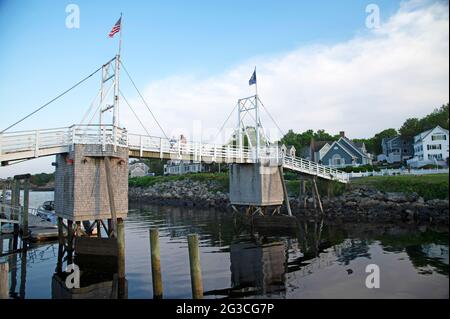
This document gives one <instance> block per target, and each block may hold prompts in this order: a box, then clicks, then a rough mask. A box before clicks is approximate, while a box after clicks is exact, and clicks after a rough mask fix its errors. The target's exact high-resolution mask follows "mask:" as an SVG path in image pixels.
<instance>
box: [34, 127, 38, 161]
mask: <svg viewBox="0 0 450 319" xmlns="http://www.w3.org/2000/svg"><path fill="white" fill-rule="evenodd" d="M38 156H39V130H36V132H35V136H34V157H38Z"/></svg>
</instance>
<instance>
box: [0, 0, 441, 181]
mask: <svg viewBox="0 0 450 319" xmlns="http://www.w3.org/2000/svg"><path fill="white" fill-rule="evenodd" d="M70 4H74V5H76V6H77V8H79V28H68V27H67V25H66V20H67V19H68V17H69V16H70V14H71V12H66V8H68V7H67V6H68V5H70ZM370 4H374V5H376V7H377V8H378V9H379V16H380V23H379V25H376V27H373V26H374V25H373V24H369V25H368V24H367V23H366V22H367V19H368V17H369V16H371V14H372V13H373V11H369V12H366V9H367V6H368V5H370ZM121 12H122V13H123V25H122V31H123V34H122V55H121V59H122V61H123V63H124V65H125V67H126V68H127V70H128V71H129V73H130V74H131V76H132V77H133V79H134V81H135V83H136V84H137V86H138V88H139V89H140V90H141V92H142V93H143V95H144V97H145V99H146V101H147V102H148V105H149V107H150V108H151V110H152V112H153V113H154V114H155V116H156V118H157V119H158V121H159V122H160V124H161V126H162V127H163V129H164V131H165V133H166V134H167V135H170V136H178V135H179V134H181V133H182V134H185V135H187V136H188V137H189V138H192V139H194V140H202V141H204V142H211V141H216V142H222V141H224V140H226V139H227V138H228V137H229V134H230V132H231V131H232V130H233V128H234V127H235V125H236V122H237V121H236V117H237V115H236V113H234V114H233V113H231V112H232V110H233V109H234V107H235V105H236V102H237V99H239V98H242V97H246V96H249V95H252V94H254V92H255V86H249V85H248V80H249V78H250V76H251V74H252V72H253V70H254V68H255V66H256V68H257V79H258V94H259V96H260V98H261V100H262V101H263V103H264V105H265V108H266V109H267V110H268V111H269V113H270V114H271V115H272V117H273V118H274V119H275V121H276V124H274V123H273V121H272V119H271V117H270V116H269V115H268V114H267V113H266V112H265V111H264V110H263V111H262V112H261V116H262V122H263V127H264V128H265V130H266V131H267V132H269V133H270V135H271V137H272V138H273V139H275V138H277V137H278V136H276V135H277V134H281V133H282V132H286V131H287V130H289V129H293V130H294V131H298V132H302V131H305V130H307V129H314V130H317V129H325V130H326V131H328V132H330V133H331V134H336V133H338V132H339V131H345V132H346V135H347V136H348V137H350V138H363V137H371V136H373V135H374V134H375V133H377V132H380V131H381V130H383V129H385V128H389V127H393V128H399V127H400V126H401V124H402V123H403V121H404V120H405V119H406V118H408V117H421V116H424V115H426V114H428V113H430V112H431V111H432V110H433V109H434V108H436V107H439V106H441V105H442V104H444V103H447V102H448V100H449V90H448V87H449V57H448V56H449V41H448V37H449V21H448V1H443V0H435V1H432V0H409V1H394V0H380V1H375V0H372V1H362V0H348V1H331V0H329V1H325V0H322V1H298V0H292V1H287V0H286V1H268V0H267V1H264V0H263V1H261V0H258V1H256V0H255V1H253V0H247V1H238V0H229V1H206V0H204V1H202V0H198V1H194V0H190V1H181V0H180V1H174V0H172V1H170V0H169V1H137V0H135V1H104V0H98V1H54V0H40V1H31V0H28V1H27V0H22V1H13V0H0V39H1V40H0V46H1V47H0V69H1V70H2V73H1V76H0V101H1V103H0V114H1V116H0V129H1V130H3V129H4V128H6V127H8V126H9V125H10V124H12V123H14V122H15V121H17V120H19V119H20V118H22V117H23V116H25V115H27V114H28V113H30V112H32V111H33V110H35V109H36V108H37V107H39V106H40V105H42V104H44V103H45V102H47V101H49V100H50V99H52V98H53V97H55V96H56V95H58V94H59V93H60V92H62V91H64V90H65V89H67V88H68V87H70V86H72V85H73V84H74V83H76V82H77V81H79V80H80V79H82V78H83V77H85V76H86V75H88V74H90V73H91V72H92V71H94V70H95V69H97V68H98V67H99V66H100V65H102V64H103V63H105V62H106V61H108V60H109V59H110V58H111V57H113V56H114V55H115V54H116V52H117V47H118V40H119V36H118V35H116V36H115V37H114V38H113V39H111V38H109V37H108V33H109V31H110V30H111V28H112V26H113V25H114V23H115V22H116V21H117V19H118V17H119V15H120V13H121ZM99 86H100V75H98V74H97V75H96V76H93V77H92V78H90V79H89V80H88V81H86V82H85V83H83V85H82V86H80V87H78V88H76V89H75V90H73V91H71V92H70V93H69V94H67V95H65V96H64V97H63V98H61V99H59V100H58V101H56V102H55V103H52V104H50V105H49V106H48V107H46V108H45V109H43V110H42V111H41V112H39V113H37V114H36V115H34V116H33V117H31V118H29V119H27V120H25V121H24V122H22V123H20V124H18V125H17V126H15V127H13V128H12V129H11V130H10V131H20V130H29V129H37V128H53V127H65V126H70V125H72V124H77V123H80V122H81V120H82V119H83V115H84V114H85V112H86V110H87V109H88V108H89V105H90V104H91V103H92V100H93V99H94V97H95V96H96V94H97V92H98V89H99ZM121 91H122V92H123V93H124V95H125V97H126V98H127V100H128V101H129V102H130V104H131V105H132V106H133V109H134V110H135V112H136V113H137V115H138V117H139V120H140V121H141V122H142V123H143V124H144V125H145V127H146V129H147V130H148V131H149V132H150V134H152V135H156V136H162V135H163V133H162V132H161V130H160V129H159V128H158V126H157V125H156V123H155V121H154V120H153V118H152V117H151V116H150V114H149V112H148V110H147V109H146V108H145V106H144V105H143V103H142V101H141V100H140V99H139V96H138V94H137V93H136V91H135V90H134V88H133V87H132V85H131V84H130V82H129V80H128V78H127V77H126V76H125V74H123V72H122V75H121ZM230 113H231V117H230V119H229V121H228V122H226V123H225V126H224V127H225V129H224V130H223V131H222V132H221V133H222V134H219V136H218V134H217V133H218V131H219V129H220V128H221V127H222V125H223V124H224V121H225V119H226V118H227V117H228V116H229V115H230ZM90 117H91V115H90V114H89V116H87V118H88V119H89V118H90ZM95 120H96V117H93V121H95ZM120 124H121V125H122V126H125V127H126V128H127V129H128V130H129V131H130V132H136V133H144V129H143V128H142V127H141V125H140V124H139V121H137V120H136V118H135V116H134V115H133V114H132V112H131V111H130V109H129V108H128V107H127V106H126V105H125V104H124V103H123V101H122V104H121V111H120ZM277 126H279V128H280V129H281V131H282V132H280V130H279V129H278V128H277ZM217 136H218V137H217ZM215 137H217V138H215ZM53 160H54V158H43V159H37V160H33V161H28V162H24V163H20V164H16V165H12V166H9V167H0V177H6V176H11V175H13V174H19V173H29V172H30V173H36V172H51V171H53V169H54V168H53V167H52V166H51V165H50V163H51V161H53Z"/></svg>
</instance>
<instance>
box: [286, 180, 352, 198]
mask: <svg viewBox="0 0 450 319" xmlns="http://www.w3.org/2000/svg"><path fill="white" fill-rule="evenodd" d="M305 184H306V185H305V188H306V193H307V194H311V193H312V182H311V180H306V183H305ZM328 187H331V189H330V190H331V193H332V194H333V195H334V196H338V195H341V194H342V193H344V191H345V184H342V183H339V182H336V181H328V180H322V179H318V180H317V189H318V190H319V193H320V194H321V195H322V196H325V195H326V194H328ZM286 188H287V190H288V194H289V195H290V196H295V197H297V196H299V194H300V180H299V179H296V180H286Z"/></svg>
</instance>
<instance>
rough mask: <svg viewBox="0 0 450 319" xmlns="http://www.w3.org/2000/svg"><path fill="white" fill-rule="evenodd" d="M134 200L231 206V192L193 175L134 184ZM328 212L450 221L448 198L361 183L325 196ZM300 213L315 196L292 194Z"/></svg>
mask: <svg viewBox="0 0 450 319" xmlns="http://www.w3.org/2000/svg"><path fill="white" fill-rule="evenodd" d="M129 200H130V201H132V202H140V203H149V204H158V205H175V206H189V207H205V208H206V207H209V208H217V209H221V210H225V209H230V210H231V208H230V202H229V198H228V193H227V192H225V191H224V190H223V189H221V187H220V185H219V184H217V183H216V182H214V181H207V182H199V181H192V180H189V179H185V180H181V181H170V182H166V183H159V184H155V185H153V186H151V187H146V188H141V187H130V188H129ZM322 202H323V207H324V212H325V214H326V215H327V216H328V217H338V218H345V219H350V220H355V221H356V220H374V221H375V220H376V221H380V222H382V221H403V222H413V221H417V222H425V223H433V224H436V223H439V224H445V225H448V216H449V204H448V199H445V200H441V199H432V200H427V201H425V200H424V199H423V198H422V197H420V196H418V195H417V194H415V193H412V194H404V193H389V192H381V191H378V190H376V189H373V188H370V187H366V186H360V187H357V188H355V187H353V188H351V189H350V190H348V191H347V192H345V193H344V194H342V195H340V196H336V197H332V198H327V197H326V196H324V197H322ZM290 204H291V207H292V211H293V213H294V214H296V215H305V216H313V215H315V214H317V210H315V209H314V204H313V198H312V197H307V196H306V197H302V198H291V199H290Z"/></svg>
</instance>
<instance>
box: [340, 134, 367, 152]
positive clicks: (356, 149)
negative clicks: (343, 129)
mask: <svg viewBox="0 0 450 319" xmlns="http://www.w3.org/2000/svg"><path fill="white" fill-rule="evenodd" d="M342 139H344V140H345V141H346V142H347V143H348V144H349V145H350V146H351V147H352V148H353V149H354V150H355V151H356V152H357V153H359V154H360V155H362V156H364V157H368V155H367V154H366V153H364V152H363V151H361V150H360V149H359V148H358V147H357V146H356V145H355V143H353V142H352V141H351V140H350V139H348V138H346V137H345V136H344V137H341V138H340V139H339V140H338V143H339V142H340V141H341V140H342Z"/></svg>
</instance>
